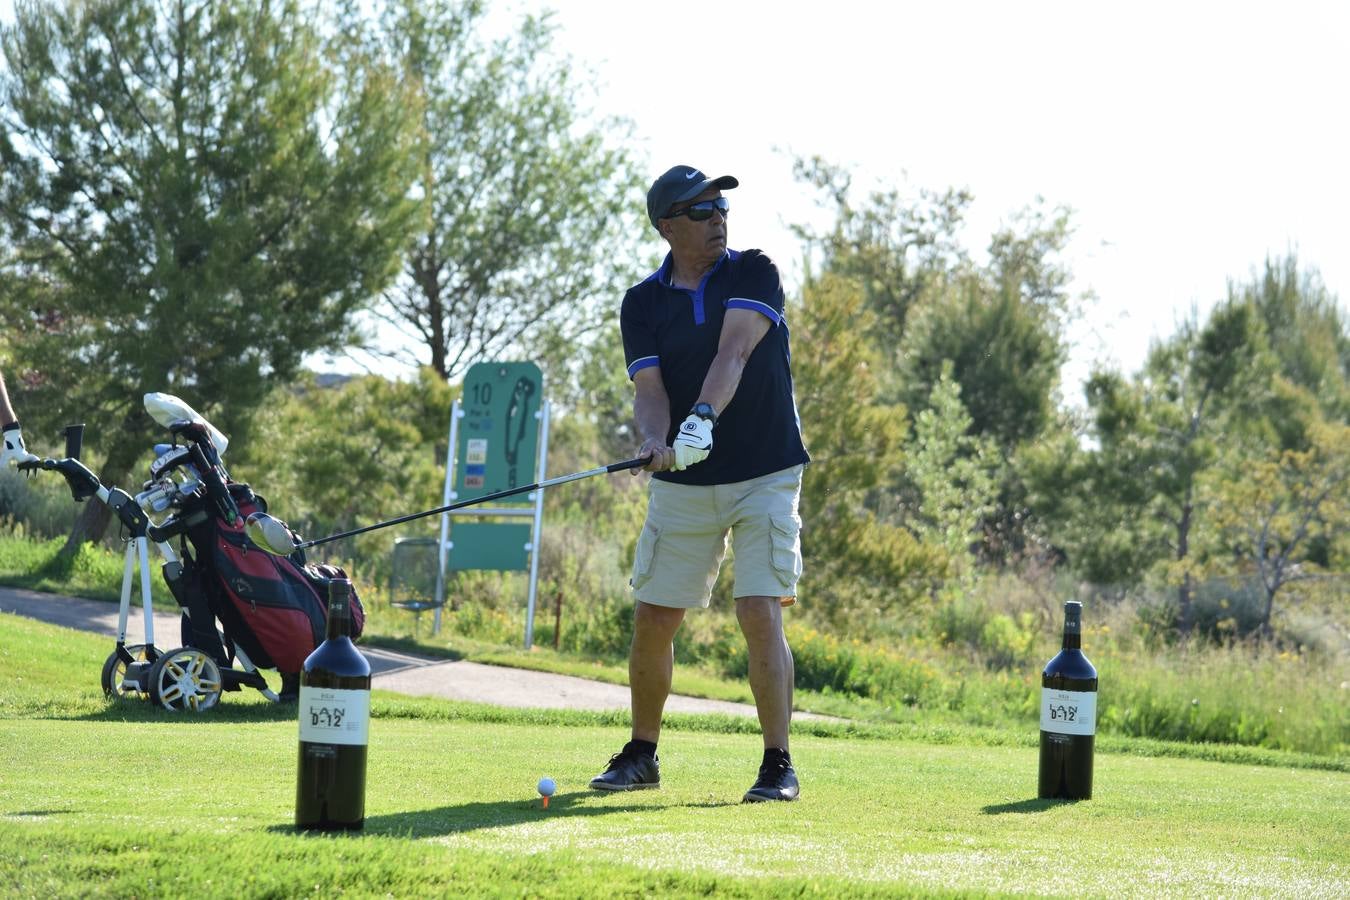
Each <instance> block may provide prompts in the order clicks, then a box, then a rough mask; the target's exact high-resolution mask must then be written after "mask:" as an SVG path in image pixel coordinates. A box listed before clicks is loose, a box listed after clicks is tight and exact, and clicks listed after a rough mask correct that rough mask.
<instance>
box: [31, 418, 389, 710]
mask: <svg viewBox="0 0 1350 900" xmlns="http://www.w3.org/2000/svg"><path fill="white" fill-rule="evenodd" d="M145 407H146V410H147V411H148V412H149V413H150V414H151V416H152V417H153V418H154V419H155V420H156V421H157V422H159V423H160V424H162V425H164V426H165V427H166V428H168V430H169V432H170V434H171V435H172V436H173V443H172V444H160V445H157V446H156V447H155V453H156V456H155V460H154V462H153V463H152V464H151V466H150V480H148V481H146V482H145V484H144V486H143V488H142V490H141V491H140V492H139V493H138V494H136V495H135V496H134V497H133V496H131V495H129V494H128V493H127V492H126V491H123V490H121V489H120V488H117V487H109V486H107V485H104V484H103V483H102V482H101V481H100V480H99V478H98V476H96V475H95V474H94V473H93V472H91V471H90V470H89V468H88V467H87V466H85V465H84V463H82V462H81V461H80V459H79V456H80V447H81V442H82V436H83V431H84V426H83V425H73V426H70V427H69V428H67V429H66V456H65V458H63V459H51V458H48V459H40V460H33V461H30V462H26V463H21V464H20V466H19V468H20V469H21V470H26V471H35V470H48V471H56V472H59V473H60V474H61V475H63V476H64V477H65V479H66V482H67V484H68V485H69V487H70V490H71V495H72V497H73V498H74V499H75V500H76V501H77V502H82V501H85V500H88V499H89V498H91V497H96V498H98V500H99V501H100V502H102V503H103V504H105V505H106V506H107V507H108V508H109V509H110V510H111V511H112V512H113V514H114V515H115V516H116V518H117V519H118V520H119V521H120V522H121V524H122V527H123V530H124V534H125V535H126V536H127V554H126V567H125V570H124V572H123V579H122V597H121V607H120V617H119V624H118V636H117V645H116V647H115V649H114V650H113V652H112V654H111V655H109V657H108V659H107V661H106V662H105V663H104V666H103V674H102V686H103V690H104V692H105V693H107V694H109V695H114V696H123V697H128V696H135V697H141V698H144V699H148V700H150V701H151V702H152V703H154V704H156V705H162V706H164V707H166V708H168V709H173V710H182V709H191V710H194V711H203V710H206V709H210V708H211V707H212V706H214V705H215V704H216V702H217V701H218V700H219V698H220V694H221V692H222V691H237V690H239V689H240V688H241V687H251V688H255V689H257V690H258V691H259V692H260V693H262V694H263V696H265V697H267V698H268V699H269V700H272V701H278V700H288V699H293V698H294V696H295V695H296V694H298V691H299V673H300V671H301V669H302V668H303V665H304V661H305V658H306V657H307V656H308V655H309V654H310V653H311V652H313V650H314V649H315V647H317V646H318V645H319V643H320V642H322V640H323V638H324V634H325V632H326V627H327V621H326V620H327V611H328V609H327V602H326V601H327V596H328V584H329V583H330V581H331V580H332V579H334V578H345V577H346V573H345V572H344V571H342V569H341V568H339V567H337V566H329V565H310V564H307V563H306V560H305V558H304V556H303V552H302V551H297V552H295V553H291V554H288V555H285V556H279V555H277V554H274V553H271V552H267V551H265V550H263V549H261V548H259V547H256V546H253V545H252V544H250V542H249V539H248V537H247V535H246V534H245V532H244V525H245V520H246V518H247V517H248V515H249V514H250V513H264V511H265V510H266V508H267V504H266V501H265V500H264V499H263V498H262V497H261V496H259V495H258V494H255V493H254V492H253V490H252V489H251V488H250V487H249V486H248V485H246V484H239V483H234V482H231V481H230V479H229V476H228V474H227V473H226V471H225V468H224V466H223V465H222V463H221V454H222V453H223V452H224V450H225V448H226V446H227V445H228V440H227V439H226V438H225V436H224V435H222V434H221V433H220V432H219V431H218V430H216V429H215V428H214V427H213V426H212V425H211V424H210V423H209V422H207V421H206V420H205V419H203V418H202V417H201V416H200V415H198V414H197V413H196V412H195V411H194V410H193V409H192V408H191V407H190V406H188V405H187V404H185V403H183V402H182V401H181V400H179V399H178V398H176V397H172V396H170V395H167V394H158V393H151V394H146V395H145ZM156 518H158V521H156ZM278 527H279V528H281V529H284V528H285V525H284V523H279V525H278ZM175 539H177V542H178V549H177V550H176V549H175V548H174V545H173V542H174V541H175ZM151 544H153V545H154V546H155V547H156V548H157V549H158V551H159V553H160V556H161V557H163V560H164V562H163V565H162V566H161V572H162V574H163V577H164V581H165V583H166V584H167V585H168V587H169V590H170V592H171V593H172V594H173V597H174V599H175V601H177V603H178V605H179V607H180V608H181V609H182V625H181V630H182V635H181V637H182V642H183V645H182V646H181V647H179V648H177V649H174V650H168V651H163V650H160V649H158V648H157V647H156V646H155V642H154V636H153V623H154V614H153V608H152V607H153V601H152V597H151V590H150V581H149V578H150V576H149V558H148V553H147V551H148V547H149V546H150V545H151ZM137 559H139V568H140V572H141V599H142V606H143V608H144V613H145V635H146V638H145V643H144V644H128V643H127V642H126V633H127V623H128V617H129V613H130V607H131V593H132V591H131V583H132V573H133V571H134V570H135V568H136V562H137ZM351 599H352V605H351V612H352V626H353V627H352V634H351V637H353V638H356V637H358V636H359V635H360V633H361V630H362V627H363V625H364V623H365V612H364V609H363V608H362V606H361V603H360V600H359V598H357V597H356V595H355V594H354V593H353V595H352V598H351ZM217 622H219V629H218V628H217ZM236 661H237V662H238V664H239V667H236V665H235V663H236ZM259 669H275V670H276V671H277V672H278V673H279V674H280V675H281V688H280V694H279V695H278V693H276V692H274V691H272V690H271V688H269V687H268V685H267V682H266V680H264V678H263V676H262V675H261V673H260V672H259V671H258V670H259Z"/></svg>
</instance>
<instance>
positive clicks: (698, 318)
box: [647, 250, 740, 325]
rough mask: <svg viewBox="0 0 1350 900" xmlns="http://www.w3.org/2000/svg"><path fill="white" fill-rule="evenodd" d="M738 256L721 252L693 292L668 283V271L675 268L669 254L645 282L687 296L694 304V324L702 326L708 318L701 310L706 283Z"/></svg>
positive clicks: (673, 259)
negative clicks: (725, 264) (656, 284)
mask: <svg viewBox="0 0 1350 900" xmlns="http://www.w3.org/2000/svg"><path fill="white" fill-rule="evenodd" d="M739 255H740V254H739V253H737V252H736V251H735V250H724V251H722V255H721V257H720V258H719V259H718V260H717V262H715V263H713V266H712V268H711V269H709V270H708V271H707V272H705V273H704V274H703V278H702V279H700V280H699V283H698V287H697V288H695V289H694V290H690V289H689V288H682V287H676V286H675V285H673V284H671V283H670V271H671V269H672V268H674V266H675V257H674V254H671V253H667V254H666V258H665V260H664V261H662V263H661V268H659V269H657V270H656V271H655V272H653V273H652V274H651V275H649V276H648V277H647V280H648V281H655V282H657V283H658V284H660V285H661V286H662V287H667V288H670V289H671V290H672V291H681V292H682V293H685V294H688V295H689V299H690V300H691V301H692V302H693V304H694V324H695V325H702V324H704V323H705V322H706V321H707V320H708V317H707V315H706V314H705V313H704V310H703V292H704V290H705V289H706V288H707V286H708V281H709V280H710V279H711V278H712V277H713V275H714V274H716V272H717V270H718V269H720V268H722V264H723V263H725V262H726V261H727V260H728V259H735V258H736V257H737V256H739Z"/></svg>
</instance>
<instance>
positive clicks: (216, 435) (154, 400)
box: [145, 391, 230, 456]
mask: <svg viewBox="0 0 1350 900" xmlns="http://www.w3.org/2000/svg"><path fill="white" fill-rule="evenodd" d="M145 411H146V412H148V413H149V414H150V418H152V419H154V420H155V421H156V422H158V423H159V424H161V425H163V426H164V427H165V428H168V427H169V426H170V425H172V424H173V423H174V422H176V421H178V420H180V419H187V420H188V421H189V422H197V423H199V424H201V425H205V426H206V432H207V434H209V435H211V445H212V446H213V447H215V448H216V452H217V453H219V454H220V455H221V456H224V455H225V448H226V447H228V446H230V439H229V438H227V437H226V436H225V435H223V434H221V433H220V430H219V429H218V428H216V426H214V425H212V424H211V423H210V422H208V421H206V419H205V418H203V417H202V415H201V413H199V412H197V411H196V410H195V409H193V408H192V407H190V406H188V405H187V404H186V403H184V402H183V401H182V400H179V399H178V398H177V397H175V396H174V395H173V394H161V393H160V392H158V391H152V392H151V393H149V394H146V395H145Z"/></svg>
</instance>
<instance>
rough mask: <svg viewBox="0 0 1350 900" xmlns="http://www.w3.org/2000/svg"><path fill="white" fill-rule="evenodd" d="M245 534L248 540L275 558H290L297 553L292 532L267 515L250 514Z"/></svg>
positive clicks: (245, 526)
mask: <svg viewBox="0 0 1350 900" xmlns="http://www.w3.org/2000/svg"><path fill="white" fill-rule="evenodd" d="M244 534H246V535H248V539H249V540H250V541H252V542H253V543H254V544H256V545H257V546H258V547H260V548H261V549H263V550H266V551H267V552H268V553H271V554H273V555H274V556H290V555H291V554H292V553H293V552H295V540H294V538H292V537H291V530H290V529H289V528H287V527H286V526H285V525H283V524H282V523H281V522H280V521H278V520H277V519H274V518H272V517H271V516H269V515H268V514H267V513H260V512H255V513H250V514H249V517H248V519H246V520H245V521H244Z"/></svg>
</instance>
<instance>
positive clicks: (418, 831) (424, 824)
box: [267, 791, 740, 838]
mask: <svg viewBox="0 0 1350 900" xmlns="http://www.w3.org/2000/svg"><path fill="white" fill-rule="evenodd" d="M607 798H609V799H612V797H611V795H607V794H603V793H600V792H598V791H575V792H573V793H570V794H557V795H555V796H554V797H553V798H552V799H551V800H550V801H549V805H548V809H544V808H542V807H541V806H540V803H539V801H538V800H498V801H493V802H481V803H461V804H459V805H456V806H441V807H437V808H435V809H420V810H414V811H412V812H406V813H395V814H392V815H385V816H369V817H367V818H366V823H365V829H364V832H363V833H364V834H378V835H385V836H388V837H401V838H429V837H442V836H445V835H451V834H464V833H466V832H470V831H477V830H478V829H480V828H500V827H502V826H511V825H521V824H524V823H527V822H538V821H539V820H540V819H541V818H545V817H549V816H551V817H553V818H559V817H562V818H571V817H574V816H607V815H611V814H613V813H619V812H637V811H640V810H649V811H652V812H656V811H659V810H662V809H668V808H673V807H678V808H682V809H715V808H718V807H722V806H739V805H740V801H739V800H726V801H720V802H704V803H676V804H671V805H670V806H651V805H648V804H639V803H617V804H616V803H610V802H590V801H604V800H606V799H607ZM267 830H268V831H270V832H274V833H279V834H295V833H296V831H295V826H294V825H291V824H289V823H288V824H285V825H270V826H268V828H267Z"/></svg>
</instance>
